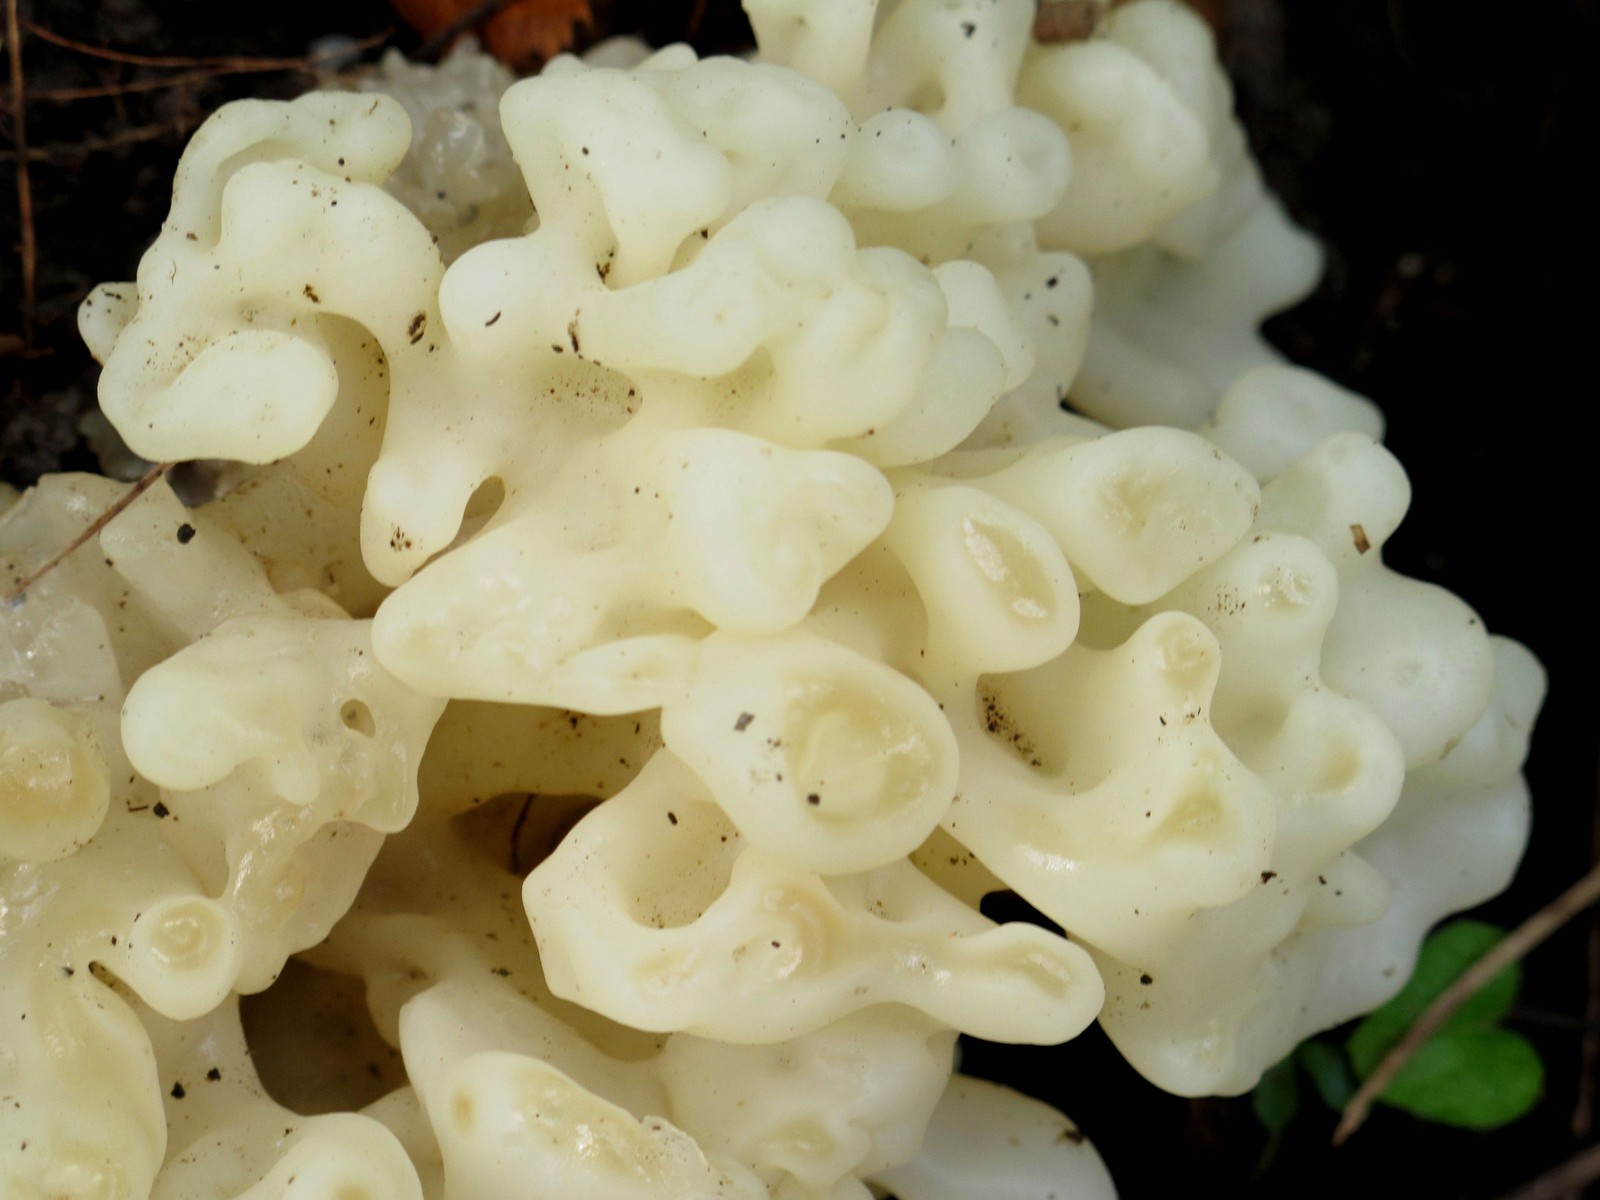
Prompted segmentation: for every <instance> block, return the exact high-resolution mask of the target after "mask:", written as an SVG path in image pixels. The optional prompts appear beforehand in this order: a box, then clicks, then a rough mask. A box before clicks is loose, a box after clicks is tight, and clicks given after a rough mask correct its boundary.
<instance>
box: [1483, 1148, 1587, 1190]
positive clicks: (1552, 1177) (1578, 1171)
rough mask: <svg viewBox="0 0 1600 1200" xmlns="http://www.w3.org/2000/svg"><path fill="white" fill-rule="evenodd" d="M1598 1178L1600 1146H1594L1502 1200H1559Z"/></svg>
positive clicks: (1581, 1151) (1579, 1152)
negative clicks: (1557, 1199) (1560, 1197)
mask: <svg viewBox="0 0 1600 1200" xmlns="http://www.w3.org/2000/svg"><path fill="white" fill-rule="evenodd" d="M1596 1179H1600V1146H1590V1147H1588V1148H1587V1149H1585V1150H1580V1151H1578V1153H1576V1154H1574V1155H1573V1156H1572V1157H1571V1158H1569V1159H1567V1161H1566V1162H1564V1163H1562V1164H1561V1165H1560V1166H1559V1167H1552V1168H1551V1169H1550V1170H1548V1171H1546V1172H1545V1173H1544V1174H1543V1175H1540V1176H1539V1177H1538V1178H1537V1179H1535V1180H1533V1181H1532V1182H1531V1183H1525V1184H1523V1185H1522V1186H1521V1187H1519V1188H1518V1189H1517V1190H1516V1191H1514V1192H1507V1193H1506V1194H1505V1195H1504V1196H1503V1197H1501V1200H1556V1198H1557V1197H1559V1196H1565V1195H1567V1194H1568V1193H1572V1194H1580V1193H1581V1192H1582V1190H1583V1188H1584V1186H1585V1185H1586V1184H1590V1183H1593V1182H1594V1181H1595V1180H1596Z"/></svg>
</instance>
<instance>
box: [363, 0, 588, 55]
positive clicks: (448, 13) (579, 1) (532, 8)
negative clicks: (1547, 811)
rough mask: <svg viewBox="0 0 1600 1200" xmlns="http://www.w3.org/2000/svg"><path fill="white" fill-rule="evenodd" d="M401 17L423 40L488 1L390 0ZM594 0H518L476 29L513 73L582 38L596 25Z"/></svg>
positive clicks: (481, 38) (487, 46) (569, 46)
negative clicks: (584, 29)
mask: <svg viewBox="0 0 1600 1200" xmlns="http://www.w3.org/2000/svg"><path fill="white" fill-rule="evenodd" d="M389 2H390V5H391V6H392V7H393V8H394V11H395V13H396V14H397V15H398V16H399V17H400V19H401V20H402V21H404V22H405V23H406V24H407V25H409V26H411V28H413V29H415V30H416V31H417V33H418V34H420V35H421V36H422V37H423V38H425V39H426V38H431V37H434V36H436V35H438V34H440V33H443V32H445V31H446V30H448V29H449V28H450V27H451V26H452V25H454V24H455V23H456V22H458V21H460V20H462V19H463V18H465V17H467V16H468V15H469V14H471V13H472V11H473V10H474V9H476V8H481V7H482V0H389ZM592 21H593V13H592V12H591V11H590V7H589V0H512V2H511V3H509V4H506V5H505V6H504V7H502V8H501V9H500V10H499V11H498V12H496V13H495V14H494V15H493V16H491V17H490V18H489V19H488V20H486V21H484V22H483V23H482V25H480V26H479V27H478V28H477V29H476V30H466V31H464V32H471V33H475V34H476V35H477V37H478V38H479V40H480V41H482V42H483V45H484V49H486V50H488V51H489V53H490V54H493V55H494V56H495V57H496V58H498V59H499V60H500V61H501V62H503V63H505V64H506V65H507V66H509V67H511V68H512V69H513V70H518V71H526V70H529V69H531V68H533V67H537V66H539V65H540V64H541V63H545V62H548V61H549V60H550V59H552V58H554V57H555V56H556V55H558V54H560V53H561V52H562V51H563V50H569V49H571V48H572V46H573V44H574V43H575V42H576V40H577V36H578V30H579V29H580V28H581V27H582V26H585V25H589V24H591V23H592Z"/></svg>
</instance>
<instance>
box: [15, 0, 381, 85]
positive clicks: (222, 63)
mask: <svg viewBox="0 0 1600 1200" xmlns="http://www.w3.org/2000/svg"><path fill="white" fill-rule="evenodd" d="M7 3H8V4H9V5H12V6H13V7H14V6H15V0H7ZM27 24H28V32H29V33H31V34H33V35H34V36H35V37H37V38H39V39H41V40H43V41H46V42H49V43H50V44H51V45H52V46H60V47H61V48H62V49H63V50H73V51H76V52H77V53H79V54H86V55H88V56H89V57H90V58H103V59H105V60H106V61H107V62H115V63H127V64H128V65H129V66H134V67H184V68H189V69H193V68H196V67H205V68H209V69H211V70H215V71H223V72H244V71H304V70H308V69H311V68H313V67H314V66H315V65H316V64H318V63H320V62H323V61H325V60H327V59H330V58H343V57H345V56H346V55H347V54H348V53H349V52H350V51H352V50H354V51H356V52H360V51H364V50H370V49H372V48H373V47H374V46H380V45H382V44H383V43H384V42H386V41H388V40H389V38H390V37H392V36H393V34H394V30H393V29H385V30H383V31H382V32H381V33H374V34H372V35H371V36H369V37H364V38H362V39H361V40H359V41H357V42H354V43H352V44H351V45H350V46H348V47H341V48H339V49H335V50H326V51H323V52H322V53H320V54H309V55H305V56H303V57H301V58H248V57H241V56H237V55H223V56H220V57H216V58H187V57H184V56H182V55H165V54H130V53H128V52H127V51H126V50H112V49H109V48H107V47H105V46H91V45H90V44H89V43H88V42H80V41H76V40H74V39H72V38H69V37H66V36H65V35H63V34H59V33H55V32H53V31H51V30H49V29H46V28H45V27H44V26H42V25H35V24H34V23H33V22H32V21H29V22H28V23H27Z"/></svg>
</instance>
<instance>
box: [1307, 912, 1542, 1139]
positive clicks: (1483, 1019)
mask: <svg viewBox="0 0 1600 1200" xmlns="http://www.w3.org/2000/svg"><path fill="white" fill-rule="evenodd" d="M1503 936H1505V935H1504V932H1503V931H1502V930H1500V929H1497V928H1495V927H1494V926H1493V925H1485V924H1483V923H1482V922H1480V921H1456V922H1453V923H1452V924H1450V925H1446V926H1445V927H1444V928H1442V929H1440V930H1438V931H1437V932H1436V933H1434V934H1433V935H1432V936H1431V937H1429V938H1428V940H1427V941H1426V942H1424V943H1423V946H1422V952H1421V954H1420V955H1419V956H1418V958H1417V968H1416V970H1415V971H1414V972H1413V973H1412V976H1411V979H1410V980H1409V981H1408V982H1407V983H1406V986H1405V987H1404V988H1403V989H1401V991H1400V994H1399V995H1397V996H1396V997H1395V998H1394V999H1393V1000H1391V1001H1389V1003H1387V1004H1385V1005H1384V1006H1383V1007H1382V1008H1379V1009H1378V1010H1376V1011H1375V1012H1373V1013H1372V1014H1371V1015H1370V1016H1368V1017H1367V1018H1366V1020H1364V1021H1362V1022H1361V1024H1360V1025H1358V1026H1357V1027H1356V1030H1355V1032H1354V1033H1352V1034H1351V1035H1350V1040H1349V1042H1348V1043H1347V1048H1348V1050H1349V1052H1350V1061H1351V1063H1352V1064H1353V1065H1354V1067H1355V1069H1356V1073H1357V1074H1358V1075H1360V1076H1361V1077H1362V1078H1365V1077H1366V1076H1368V1075H1370V1074H1371V1073H1372V1071H1373V1070H1374V1069H1375V1068H1376V1067H1377V1065H1378V1063H1379V1061H1381V1060H1382V1058H1383V1056H1384V1054H1386V1053H1387V1052H1388V1050H1389V1049H1390V1047H1392V1046H1393V1045H1394V1044H1395V1043H1396V1042H1398V1041H1399V1040H1400V1039H1401V1038H1402V1037H1403V1036H1404V1035H1405V1033H1406V1031H1407V1030H1408V1029H1410V1028H1411V1026H1412V1024H1413V1023H1414V1022H1415V1021H1416V1019H1417V1018H1418V1017H1419V1016H1421V1015H1422V1013H1423V1011H1424V1010H1425V1009H1426V1008H1427V1007H1428V1005H1429V1004H1431V1003H1432V1002H1433V1001H1434V1000H1435V999H1436V998H1437V997H1438V996H1439V995H1440V993H1442V992H1443V991H1444V990H1445V989H1446V988H1447V987H1449V986H1450V984H1451V983H1453V982H1454V981H1455V980H1456V979H1457V978H1459V977H1460V976H1461V974H1462V973H1463V972H1464V971H1466V970H1467V968H1468V967H1470V966H1471V965H1472V964H1473V963H1474V962H1476V961H1477V960H1478V959H1480V958H1482V957H1483V955H1484V954H1486V953H1487V952H1488V951H1489V949H1490V948H1491V947H1492V946H1493V945H1494V944H1495V943H1496V942H1498V941H1499V940H1500V939H1501V938H1502V937H1503ZM1520 983H1521V971H1520V970H1519V969H1518V967H1517V966H1516V965H1515V964H1512V965H1511V966H1509V967H1507V968H1506V969H1505V970H1504V971H1502V972H1500V973H1499V974H1498V975H1496V976H1495V977H1494V978H1493V979H1492V980H1490V981H1489V983H1488V984H1487V985H1486V986H1485V987H1483V988H1482V989H1481V990H1479V991H1478V993H1477V994H1476V995H1474V996H1473V997H1472V998H1471V999H1469V1000H1468V1001H1467V1002H1466V1003H1465V1004H1463V1005H1462V1006H1461V1007H1460V1008H1459V1009H1457V1010H1456V1011H1455V1013H1453V1014H1452V1015H1451V1017H1450V1019H1449V1021H1447V1022H1446V1023H1445V1025H1444V1028H1442V1029H1441V1030H1440V1031H1439V1032H1438V1033H1437V1034H1435V1035H1434V1036H1433V1038H1432V1039H1431V1040H1430V1041H1429V1042H1428V1043H1427V1045H1425V1046H1423V1047H1422V1048H1421V1049H1420V1050H1419V1051H1418V1052H1417V1053H1416V1054H1415V1055H1413V1056H1412V1057H1411V1059H1410V1060H1409V1061H1408V1062H1407V1063H1406V1065H1405V1067H1404V1068H1403V1069H1402V1070H1401V1072H1400V1074H1399V1075H1397V1076H1396V1077H1395V1079H1394V1080H1393V1082H1391V1083H1390V1085H1389V1086H1388V1088H1386V1089H1385V1090H1384V1093H1383V1096H1382V1099H1383V1101H1384V1102H1385V1103H1386V1104H1392V1105H1394V1106H1395V1107H1396V1108H1403V1109H1405V1110H1406V1111H1408V1112H1411V1113H1414V1114H1415V1115H1417V1116H1419V1117H1422V1118H1423V1119H1424V1120H1429V1121H1436V1122H1438V1123H1440V1124H1446V1125H1457V1126H1464V1127H1466V1128H1468V1129H1493V1128H1496V1127H1498V1126H1500V1125H1504V1124H1507V1123H1508V1122H1510V1121H1514V1120H1516V1119H1517V1118H1518V1117H1520V1116H1522V1114H1523V1113H1525V1112H1527V1111H1528V1109H1529V1108H1531V1107H1532V1106H1533V1105H1534V1103H1535V1102H1536V1101H1537V1100H1538V1098H1539V1093H1540V1090H1541V1089H1542V1088H1543V1086H1544V1065H1543V1064H1542V1063H1541V1062H1540V1061H1539V1056H1538V1053H1537V1052H1536V1051H1535V1050H1534V1048H1533V1047H1532V1045H1530V1044H1529V1043H1528V1041H1527V1039H1525V1038H1523V1037H1522V1036H1521V1035H1520V1034H1516V1033H1512V1032H1511V1031H1509V1030H1505V1029H1499V1028H1496V1027H1495V1022H1497V1021H1499V1020H1500V1018H1501V1017H1503V1016H1505V1014H1506V1012H1507V1011H1509V1009H1510V1008H1511V1005H1512V1004H1513V1003H1514V1002H1515V1000H1516V995H1517V989H1518V987H1519V986H1520ZM1307 1070H1308V1071H1310V1070H1311V1068H1310V1066H1309V1065H1308V1066H1307ZM1313 1078H1315V1076H1313Z"/></svg>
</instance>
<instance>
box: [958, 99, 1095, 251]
mask: <svg viewBox="0 0 1600 1200" xmlns="http://www.w3.org/2000/svg"><path fill="white" fill-rule="evenodd" d="M955 160H956V161H955V168H956V179H957V183H956V187H955V190H954V191H953V192H952V193H951V194H950V196H949V198H948V199H947V200H946V201H945V202H944V206H943V207H944V208H946V209H948V210H949V212H950V215H951V216H952V217H953V218H955V219H956V220H957V221H959V222H961V223H964V224H968V225H1000V224H1006V223H1009V222H1013V221H1033V220H1035V219H1037V218H1039V217H1042V216H1043V215H1044V214H1045V213H1047V212H1049V211H1050V210H1051V209H1052V208H1054V207H1055V206H1056V204H1057V202H1058V201H1060V199H1061V197H1062V194H1063V193H1064V192H1065V191H1066V190H1067V186H1068V183H1067V181H1068V179H1069V178H1070V177H1071V175H1072V151H1071V150H1070V149H1069V148H1068V141H1067V137H1066V135H1065V134H1063V133H1062V132H1061V130H1060V128H1059V127H1058V126H1057V125H1056V124H1055V123H1054V122H1052V121H1050V120H1049V119H1048V118H1046V117H1042V116H1040V115H1039V114H1038V113H1036V112H1033V111H1032V110H1030V109H1026V108H1015V107H1007V108H1002V109H999V110H997V111H995V112H992V113H989V114H988V115H987V116H984V117H981V118H980V119H978V120H977V121H974V122H973V123H972V124H971V125H969V126H967V127H966V128H965V129H963V130H962V131H961V132H960V133H959V134H958V135H957V136H956V139H955Z"/></svg>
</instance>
